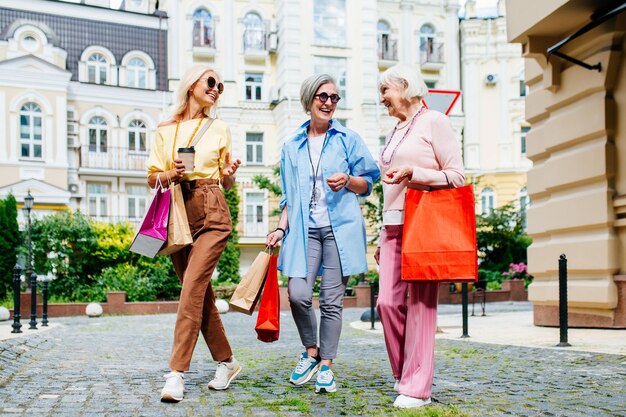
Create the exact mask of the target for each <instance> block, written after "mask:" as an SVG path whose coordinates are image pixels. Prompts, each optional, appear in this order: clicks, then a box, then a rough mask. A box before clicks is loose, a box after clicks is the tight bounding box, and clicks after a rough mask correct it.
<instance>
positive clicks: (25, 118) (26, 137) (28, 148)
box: [20, 103, 43, 159]
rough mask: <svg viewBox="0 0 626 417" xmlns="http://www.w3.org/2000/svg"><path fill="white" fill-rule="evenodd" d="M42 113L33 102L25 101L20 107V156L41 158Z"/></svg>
mask: <svg viewBox="0 0 626 417" xmlns="http://www.w3.org/2000/svg"><path fill="white" fill-rule="evenodd" d="M42 124H43V115H42V113H41V108H40V107H39V106H38V105H37V104H35V103H26V104H24V105H23V106H22V108H21V109H20V147H21V156H22V158H32V159H41V158H42V156H43V154H42V134H43V125H42Z"/></svg>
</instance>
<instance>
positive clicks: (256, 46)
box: [243, 12, 267, 51]
mask: <svg viewBox="0 0 626 417" xmlns="http://www.w3.org/2000/svg"><path fill="white" fill-rule="evenodd" d="M243 25H244V26H245V29H244V32H243V49H244V50H248V49H252V50H256V51H265V49H267V48H266V37H265V25H264V24H263V19H261V16H259V15H258V14H256V13H253V12H250V13H247V14H246V16H245V17H244V18H243Z"/></svg>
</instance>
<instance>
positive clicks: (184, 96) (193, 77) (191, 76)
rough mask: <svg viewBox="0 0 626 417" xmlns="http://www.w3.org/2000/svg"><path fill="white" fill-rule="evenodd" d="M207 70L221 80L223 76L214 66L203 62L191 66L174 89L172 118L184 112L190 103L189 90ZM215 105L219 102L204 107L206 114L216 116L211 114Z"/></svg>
mask: <svg viewBox="0 0 626 417" xmlns="http://www.w3.org/2000/svg"><path fill="white" fill-rule="evenodd" d="M207 71H211V72H213V73H214V74H215V75H216V77H217V78H218V82H220V81H221V77H220V76H219V75H218V73H217V72H215V70H214V69H213V68H211V67H207V66H206V65H203V64H196V65H194V66H192V67H191V68H188V69H187V71H185V74H183V77H182V78H181V80H180V82H179V83H178V87H176V90H175V91H174V96H173V99H174V101H173V102H172V106H171V107H170V116H169V118H170V119H172V120H173V119H177V118H178V116H180V115H181V114H183V112H184V111H185V109H186V108H187V106H188V105H189V90H191V89H192V88H193V86H194V84H195V83H196V82H198V80H199V79H200V77H202V75H203V74H204V73H206V72H207ZM214 107H217V102H216V103H215V105H214V106H211V107H205V108H204V109H203V110H204V114H206V115H207V116H213V117H214V114H213V115H211V113H215V109H214Z"/></svg>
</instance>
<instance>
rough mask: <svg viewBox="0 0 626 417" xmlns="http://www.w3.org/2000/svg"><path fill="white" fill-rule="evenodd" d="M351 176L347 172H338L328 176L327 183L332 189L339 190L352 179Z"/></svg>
mask: <svg viewBox="0 0 626 417" xmlns="http://www.w3.org/2000/svg"><path fill="white" fill-rule="evenodd" d="M349 178H350V176H349V175H348V174H346V173H345V172H338V173H336V174H333V175H331V176H330V177H328V178H326V183H327V184H328V186H329V187H330V189H331V190H333V191H334V192H337V191H339V190H341V189H342V188H343V187H345V186H346V185H347V184H348V182H349V181H350V180H349Z"/></svg>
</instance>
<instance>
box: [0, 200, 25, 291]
mask: <svg viewBox="0 0 626 417" xmlns="http://www.w3.org/2000/svg"><path fill="white" fill-rule="evenodd" d="M20 243H21V236H20V231H19V227H18V225H17V202H16V201H15V197H13V195H11V194H9V195H8V196H7V197H6V198H5V199H3V200H0V300H3V299H5V298H8V297H9V295H10V294H13V289H12V285H13V267H15V263H16V257H17V251H18V248H19V246H20ZM22 266H24V265H22Z"/></svg>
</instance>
